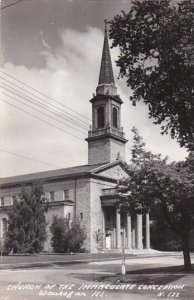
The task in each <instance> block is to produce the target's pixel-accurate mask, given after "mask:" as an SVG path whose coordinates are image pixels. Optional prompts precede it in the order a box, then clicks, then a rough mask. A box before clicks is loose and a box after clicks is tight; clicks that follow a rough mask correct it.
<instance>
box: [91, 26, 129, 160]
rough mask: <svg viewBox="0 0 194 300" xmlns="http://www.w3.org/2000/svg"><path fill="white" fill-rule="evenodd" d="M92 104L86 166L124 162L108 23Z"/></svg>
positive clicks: (123, 144) (122, 133)
mask: <svg viewBox="0 0 194 300" xmlns="http://www.w3.org/2000/svg"><path fill="white" fill-rule="evenodd" d="M90 102H91V103H92V126H91V129H90V130H89V132H88V137H87V138H86V141H87V142H88V163H89V164H95V163H96V164H98V163H106V162H113V161H116V160H117V159H118V156H119V157H120V158H121V159H123V160H124V159H125V143H126V142H127V140H126V139H125V134H124V132H123V128H122V127H121V104H122V103H123V101H122V100H121V98H120V96H119V95H117V88H116V86H115V81H114V75H113V69H112V62H111V56H110V49H109V43H108V33H107V21H105V34H104V45H103V50H102V60H101V66H100V75H99V81H98V86H97V88H96V94H94V95H93V98H92V99H91V100H90Z"/></svg>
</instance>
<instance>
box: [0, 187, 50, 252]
mask: <svg viewBox="0 0 194 300" xmlns="http://www.w3.org/2000/svg"><path fill="white" fill-rule="evenodd" d="M45 211H46V206H45V204H44V193H43V189H42V186H41V185H40V184H39V183H34V184H33V186H32V187H31V188H30V189H29V188H28V189H27V188H26V189H23V190H22V192H21V194H20V195H19V197H18V199H17V200H16V201H15V203H13V206H12V208H11V209H10V211H9V221H8V224H9V225H8V232H7V234H6V238H5V249H6V251H7V252H8V253H10V252H13V253H18V254H21V253H25V254H26V253H38V252H40V251H42V250H43V247H44V242H45V240H46V218H45V215H44V212H45Z"/></svg>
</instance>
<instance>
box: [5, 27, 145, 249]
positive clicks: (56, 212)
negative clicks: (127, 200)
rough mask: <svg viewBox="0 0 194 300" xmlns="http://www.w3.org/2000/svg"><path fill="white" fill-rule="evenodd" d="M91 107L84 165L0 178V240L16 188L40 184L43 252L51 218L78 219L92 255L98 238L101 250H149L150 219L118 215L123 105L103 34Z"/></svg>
mask: <svg viewBox="0 0 194 300" xmlns="http://www.w3.org/2000/svg"><path fill="white" fill-rule="evenodd" d="M90 102H91V106H92V126H91V128H90V130H89V132H88V137H87V138H86V141H87V143H88V164H87V165H82V166H75V167H72V168H65V169H57V170H52V171H45V172H38V173H33V174H27V175H19V176H13V177H7V178H1V180H0V200H1V203H0V226H1V230H0V233H1V239H3V238H4V235H5V232H6V230H7V222H8V211H9V209H10V207H11V206H12V204H13V202H14V200H15V198H16V197H17V196H18V195H19V193H20V192H21V188H22V187H25V186H26V187H29V186H31V185H32V183H33V182H34V181H35V180H41V182H42V183H43V189H44V192H45V196H46V198H47V199H48V211H47V212H46V219H47V223H48V225H47V241H46V242H45V248H44V250H45V251H52V248H51V243H50V239H51V233H50V229H49V227H50V225H51V224H52V220H53V217H54V216H58V217H63V218H68V219H69V220H70V221H72V222H75V221H76V220H79V222H80V224H81V225H82V226H83V227H84V228H85V231H86V235H87V238H86V240H85V245H84V248H85V250H86V251H88V252H96V251H97V248H98V244H97V241H96V238H95V237H96V235H98V234H99V235H100V234H101V236H102V249H103V250H106V249H107V250H109V249H112V250H114V249H115V250H116V249H117V250H119V249H121V247H122V246H124V247H125V248H126V249H128V250H129V251H130V250H133V249H143V248H147V249H149V248H150V221H149V214H148V213H147V214H145V215H141V214H137V215H133V216H130V215H129V214H127V213H120V211H119V205H118V202H119V201H118V200H119V195H118V192H117V188H116V186H117V182H118V180H119V179H122V178H127V177H128V176H129V175H128V172H127V169H126V167H125V163H124V161H125V145H126V143H127V140H126V139H125V134H124V132H123V128H122V126H121V106H122V103H123V101H122V100H121V98H120V96H119V95H118V94H117V88H116V86H115V81H114V74H113V70H112V62H111V57H110V50H109V44H108V35H107V30H106V29H105V37H104V45H103V51H102V60H101V67H100V76H99V81H98V86H97V88H96V94H95V95H93V98H92V99H91V100H90Z"/></svg>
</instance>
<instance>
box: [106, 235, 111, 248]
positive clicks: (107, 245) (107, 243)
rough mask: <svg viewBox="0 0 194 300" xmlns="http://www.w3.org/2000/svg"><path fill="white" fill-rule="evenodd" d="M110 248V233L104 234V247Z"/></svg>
mask: <svg viewBox="0 0 194 300" xmlns="http://www.w3.org/2000/svg"><path fill="white" fill-rule="evenodd" d="M110 248H111V235H110V234H106V249H110Z"/></svg>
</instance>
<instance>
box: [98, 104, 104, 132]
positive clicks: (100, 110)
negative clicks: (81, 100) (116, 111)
mask: <svg viewBox="0 0 194 300" xmlns="http://www.w3.org/2000/svg"><path fill="white" fill-rule="evenodd" d="M103 127H104V107H103V106H100V107H99V108H98V128H103Z"/></svg>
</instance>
